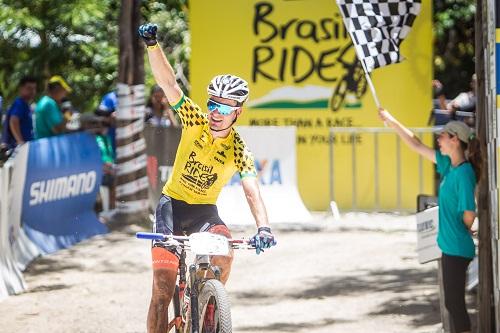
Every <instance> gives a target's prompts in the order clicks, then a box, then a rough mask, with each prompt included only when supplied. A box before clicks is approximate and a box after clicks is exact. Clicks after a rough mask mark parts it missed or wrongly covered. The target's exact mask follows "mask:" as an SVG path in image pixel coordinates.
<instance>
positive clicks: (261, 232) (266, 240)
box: [250, 227, 276, 254]
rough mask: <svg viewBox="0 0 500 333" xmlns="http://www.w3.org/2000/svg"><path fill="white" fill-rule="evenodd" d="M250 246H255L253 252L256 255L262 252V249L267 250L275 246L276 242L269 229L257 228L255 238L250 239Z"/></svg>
mask: <svg viewBox="0 0 500 333" xmlns="http://www.w3.org/2000/svg"><path fill="white" fill-rule="evenodd" d="M250 244H252V245H254V246H255V252H256V253H257V254H259V253H261V252H264V249H268V248H270V247H271V246H274V245H276V240H275V239H274V235H273V234H272V233H271V228H269V227H259V229H257V233H256V234H255V236H253V237H252V238H250Z"/></svg>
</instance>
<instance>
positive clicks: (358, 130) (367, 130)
mask: <svg viewBox="0 0 500 333" xmlns="http://www.w3.org/2000/svg"><path fill="white" fill-rule="evenodd" d="M438 129H439V128H437V127H436V128H411V129H410V130H411V131H412V132H413V133H415V134H416V135H417V136H418V138H419V139H420V140H423V136H424V135H425V134H431V133H433V132H435V131H437V130H438ZM346 133H347V134H350V140H349V141H350V145H351V154H350V157H351V164H352V182H351V190H352V192H351V193H352V200H351V204H352V207H351V208H350V210H353V211H355V210H358V202H357V196H358V193H357V187H358V177H357V173H358V172H357V171H358V165H359V161H358V156H357V143H356V140H355V138H356V136H357V135H359V134H373V161H374V171H373V176H374V186H373V191H374V192H373V194H374V198H375V200H374V205H373V207H372V209H371V210H373V211H378V210H380V208H381V206H380V198H381V197H380V194H381V188H380V180H381V174H380V143H379V136H380V134H386V133H387V134H393V135H394V137H395V139H396V151H395V154H396V174H395V177H396V187H397V188H396V201H397V204H396V206H397V207H396V208H397V210H398V211H404V210H406V211H407V210H408V209H403V207H402V204H401V203H402V200H401V196H402V185H403V181H402V178H401V139H400V137H399V136H398V135H397V134H396V133H395V131H394V130H393V129H390V128H383V127H381V128H379V127H333V128H330V140H329V165H330V169H329V175H330V185H329V192H330V201H335V179H334V178H335V174H334V171H335V165H336V163H338V162H337V161H336V160H335V156H336V154H335V139H334V137H335V135H336V134H346ZM433 140H434V139H433ZM344 158H345V156H344ZM363 160H366V158H365V157H363ZM337 165H338V164H337ZM384 176H387V175H384ZM423 192H424V178H423V157H422V156H420V155H418V193H423ZM415 202H416V195H415Z"/></svg>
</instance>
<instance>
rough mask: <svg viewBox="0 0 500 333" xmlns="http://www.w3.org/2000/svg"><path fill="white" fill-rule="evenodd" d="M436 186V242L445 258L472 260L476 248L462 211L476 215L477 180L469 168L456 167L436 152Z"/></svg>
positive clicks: (470, 167) (464, 166)
mask: <svg viewBox="0 0 500 333" xmlns="http://www.w3.org/2000/svg"><path fill="white" fill-rule="evenodd" d="M436 164H437V171H438V173H439V174H440V175H441V183H440V184H439V196H438V203H439V230H438V237H437V242H438V245H439V248H440V249H441V251H442V252H443V253H445V254H447V255H451V256H460V257H466V258H474V255H475V247H474V242H473V241H472V237H471V235H470V233H469V230H468V229H467V227H466V226H465V224H464V221H463V215H464V211H466V210H469V211H475V210H476V202H475V201H474V188H475V186H476V176H475V174H474V170H473V169H472V165H471V164H470V163H469V162H464V163H462V164H460V165H458V166H456V167H453V166H452V165H451V160H450V158H449V157H448V156H445V155H442V154H441V152H440V151H439V150H436Z"/></svg>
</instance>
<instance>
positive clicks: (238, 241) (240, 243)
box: [135, 232, 255, 249]
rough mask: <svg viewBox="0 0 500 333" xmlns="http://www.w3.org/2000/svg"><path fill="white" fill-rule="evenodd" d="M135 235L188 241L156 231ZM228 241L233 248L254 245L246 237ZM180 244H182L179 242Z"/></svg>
mask: <svg viewBox="0 0 500 333" xmlns="http://www.w3.org/2000/svg"><path fill="white" fill-rule="evenodd" d="M135 237H136V238H138V239H148V240H160V241H164V242H165V241H169V240H174V241H177V242H180V243H185V242H189V237H188V236H176V235H166V234H162V233H157V232H137V233H136V234H135ZM228 243H229V245H230V247H231V248H233V249H254V248H255V246H254V244H252V243H251V242H250V240H248V239H246V238H236V239H228ZM181 245H182V244H181Z"/></svg>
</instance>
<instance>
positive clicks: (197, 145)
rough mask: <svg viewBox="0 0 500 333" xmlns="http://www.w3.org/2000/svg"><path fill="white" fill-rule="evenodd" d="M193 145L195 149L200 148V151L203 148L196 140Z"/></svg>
mask: <svg viewBox="0 0 500 333" xmlns="http://www.w3.org/2000/svg"><path fill="white" fill-rule="evenodd" d="M194 145H195V146H196V147H198V148H200V149H202V148H203V146H202V145H201V143H200V141H198V140H194Z"/></svg>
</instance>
